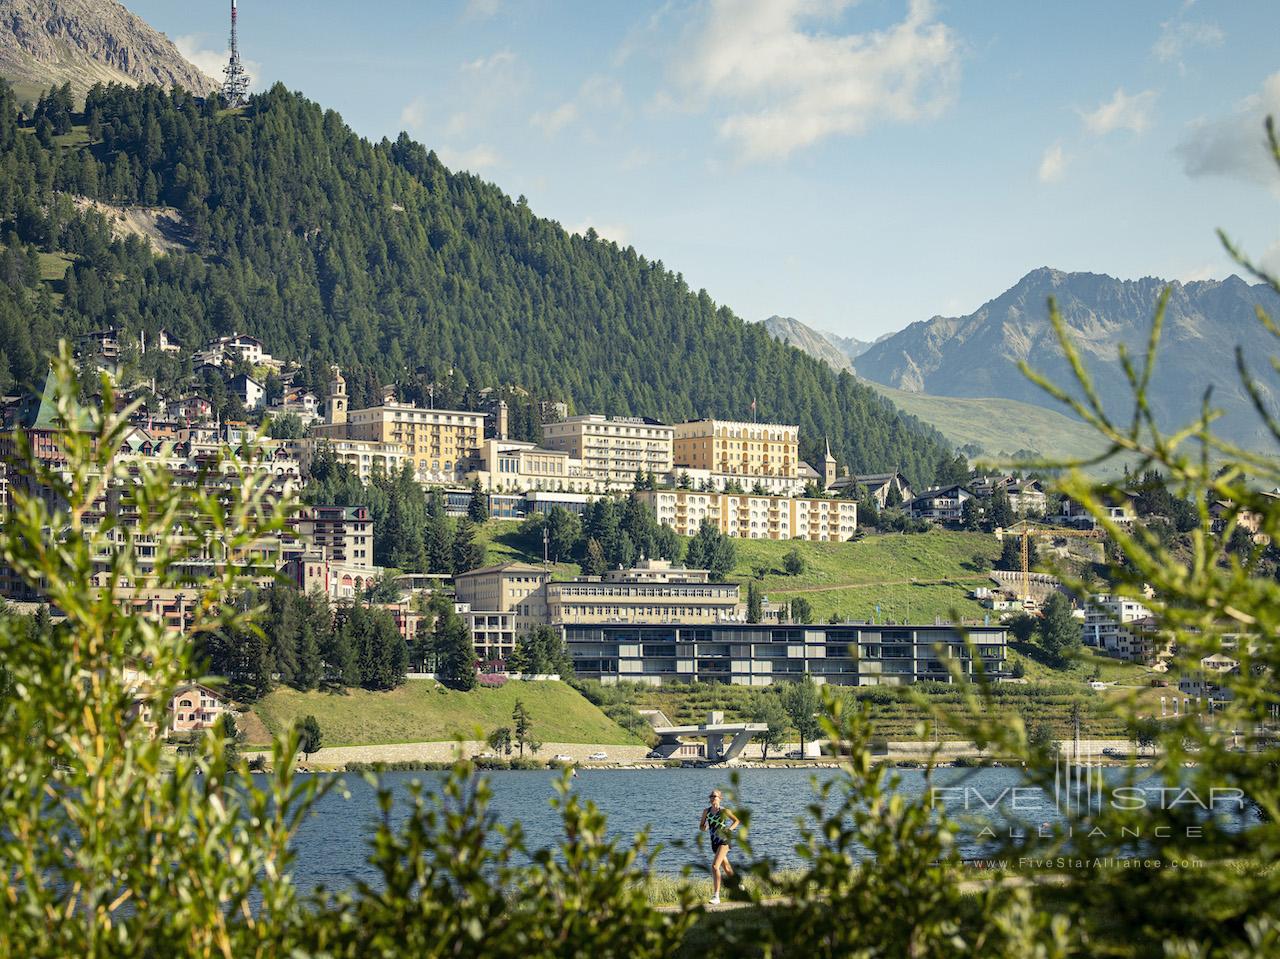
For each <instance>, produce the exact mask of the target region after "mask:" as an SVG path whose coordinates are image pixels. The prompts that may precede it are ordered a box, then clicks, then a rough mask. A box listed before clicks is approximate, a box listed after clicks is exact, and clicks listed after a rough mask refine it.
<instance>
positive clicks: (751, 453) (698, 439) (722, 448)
mask: <svg viewBox="0 0 1280 959" xmlns="http://www.w3.org/2000/svg"><path fill="white" fill-rule="evenodd" d="M674 429H675V461H676V462H677V463H679V464H680V465H681V466H688V467H690V468H692V469H696V470H707V471H709V472H712V473H721V474H724V475H726V476H738V477H742V478H743V480H744V481H747V482H748V483H749V481H750V479H752V478H754V477H778V478H781V479H789V480H794V479H797V478H798V477H799V475H800V427H798V426H784V425H782V424H779V423H734V422H730V421H728V420H693V421H692V422H689V423H677V424H676V425H675V427H674Z"/></svg>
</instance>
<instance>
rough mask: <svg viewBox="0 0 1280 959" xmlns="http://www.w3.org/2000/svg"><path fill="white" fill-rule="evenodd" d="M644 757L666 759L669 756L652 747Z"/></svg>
mask: <svg viewBox="0 0 1280 959" xmlns="http://www.w3.org/2000/svg"><path fill="white" fill-rule="evenodd" d="M644 758H645V759H666V758H667V757H666V756H664V755H663V754H662V753H660V752H658V750H656V749H651V750H649V752H648V753H646V754H645V757H644Z"/></svg>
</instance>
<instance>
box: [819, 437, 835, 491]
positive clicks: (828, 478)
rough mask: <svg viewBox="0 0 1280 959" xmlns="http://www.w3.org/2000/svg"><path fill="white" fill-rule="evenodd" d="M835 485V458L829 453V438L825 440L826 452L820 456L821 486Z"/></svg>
mask: <svg viewBox="0 0 1280 959" xmlns="http://www.w3.org/2000/svg"><path fill="white" fill-rule="evenodd" d="M835 485H836V458H835V457H834V456H832V455H831V440H827V452H826V454H825V455H824V456H823V457H822V488H823V489H831V487H833V486H835Z"/></svg>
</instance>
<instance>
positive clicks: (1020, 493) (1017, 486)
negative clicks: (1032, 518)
mask: <svg viewBox="0 0 1280 959" xmlns="http://www.w3.org/2000/svg"><path fill="white" fill-rule="evenodd" d="M1004 491H1005V493H1006V494H1007V495H1008V497H1009V503H1010V505H1011V506H1013V511H1014V512H1015V513H1017V514H1018V515H1019V516H1026V515H1028V514H1029V513H1036V514H1039V515H1044V508H1045V504H1046V502H1047V501H1048V500H1047V497H1046V496H1045V495H1044V487H1043V486H1041V485H1040V482H1039V480H1014V481H1013V482H1012V483H1010V484H1009V485H1007V486H1006V487H1005V488H1004Z"/></svg>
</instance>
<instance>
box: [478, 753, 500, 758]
mask: <svg viewBox="0 0 1280 959" xmlns="http://www.w3.org/2000/svg"><path fill="white" fill-rule="evenodd" d="M471 758H472V759H497V758H498V757H497V756H495V755H494V754H493V753H478V754H477V755H475V756H472V757H471Z"/></svg>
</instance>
